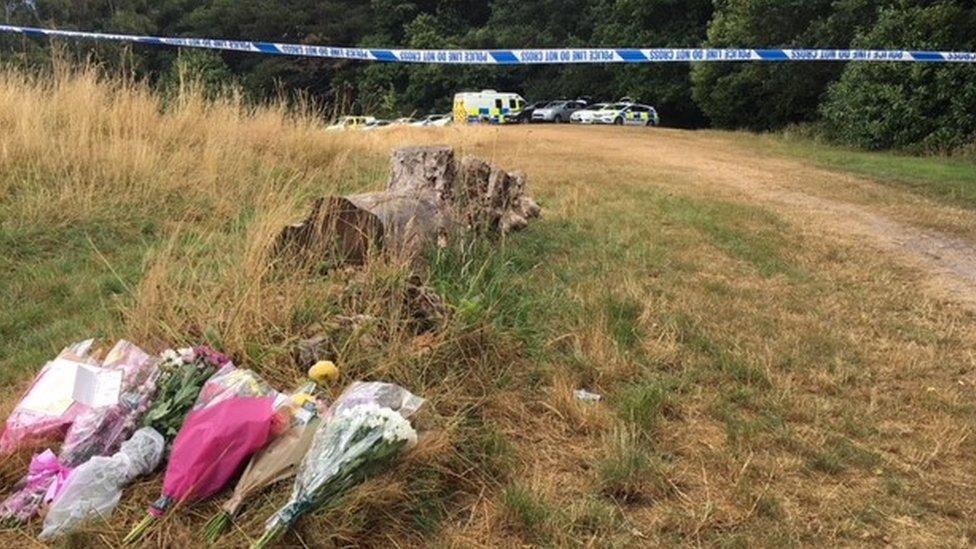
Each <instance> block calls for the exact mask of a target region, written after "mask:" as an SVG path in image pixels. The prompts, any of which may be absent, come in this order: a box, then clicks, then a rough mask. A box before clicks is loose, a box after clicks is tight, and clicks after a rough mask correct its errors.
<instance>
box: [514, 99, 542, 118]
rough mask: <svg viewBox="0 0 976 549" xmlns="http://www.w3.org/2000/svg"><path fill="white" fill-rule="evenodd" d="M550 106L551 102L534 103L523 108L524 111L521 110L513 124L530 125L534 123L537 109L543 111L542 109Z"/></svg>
mask: <svg viewBox="0 0 976 549" xmlns="http://www.w3.org/2000/svg"><path fill="white" fill-rule="evenodd" d="M548 104H549V101H540V102H538V103H532V104H531V105H527V106H525V107H522V110H520V111H519V113H518V114H517V115H515V117H514V118H513V119H512V122H515V123H518V124H528V123H529V122H532V113H533V112H535V110H536V109H541V108H542V107H545V106H546V105H548Z"/></svg>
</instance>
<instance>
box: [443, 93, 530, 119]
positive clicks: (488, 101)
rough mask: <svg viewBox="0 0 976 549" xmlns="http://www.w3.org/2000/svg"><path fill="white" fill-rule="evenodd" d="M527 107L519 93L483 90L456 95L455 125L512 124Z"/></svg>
mask: <svg viewBox="0 0 976 549" xmlns="http://www.w3.org/2000/svg"><path fill="white" fill-rule="evenodd" d="M524 106H525V99H523V98H522V96H521V95H519V94H517V93H509V92H498V91H495V90H481V91H480V92H461V93H457V94H455V95H454V123H455V124H471V123H479V122H481V123H485V122H486V123H490V124H505V123H507V122H511V121H512V120H513V119H514V118H515V116H516V115H517V114H518V113H519V112H520V111H521V110H522V107H524Z"/></svg>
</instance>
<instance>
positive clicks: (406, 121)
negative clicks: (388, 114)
mask: <svg viewBox="0 0 976 549" xmlns="http://www.w3.org/2000/svg"><path fill="white" fill-rule="evenodd" d="M416 121H417V119H416V118H412V117H410V116H404V117H401V118H397V119H396V120H394V121H393V125H394V126H407V125H410V124H413V123H414V122H416Z"/></svg>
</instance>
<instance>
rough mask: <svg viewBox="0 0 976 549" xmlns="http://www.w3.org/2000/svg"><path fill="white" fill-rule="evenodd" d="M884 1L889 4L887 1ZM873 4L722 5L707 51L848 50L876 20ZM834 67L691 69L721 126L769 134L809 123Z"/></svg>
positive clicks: (854, 0)
mask: <svg viewBox="0 0 976 549" xmlns="http://www.w3.org/2000/svg"><path fill="white" fill-rule="evenodd" d="M882 3H884V2H882ZM878 4H879V2H877V1H876V0H840V1H836V0H717V2H716V12H715V16H714V17H713V18H712V21H711V23H710V24H709V27H708V42H707V45H708V46H710V47H717V48H753V47H757V48H777V47H808V48H813V47H827V48H844V47H847V46H848V45H850V42H851V40H852V39H853V37H854V32H855V30H856V29H857V28H858V26H860V25H862V24H864V23H865V22H869V21H870V20H872V19H873V17H874V13H875V10H876V7H877V6H878ZM841 70H842V66H841V65H839V64H833V63H701V64H698V65H696V66H695V67H694V69H693V70H692V83H693V94H694V98H695V101H696V102H697V103H698V105H699V106H700V107H701V109H702V110H703V111H704V112H705V114H706V115H707V116H708V118H709V120H711V122H712V124H714V125H715V126H718V127H722V128H749V129H754V130H770V129H778V128H782V127H784V126H785V125H787V124H789V123H791V122H798V121H803V120H812V119H814V118H815V116H816V113H817V105H818V104H819V101H820V97H821V95H822V94H823V92H824V89H825V88H826V86H827V85H828V84H829V83H830V82H831V81H833V80H835V79H836V78H837V77H838V76H839V75H840V72H841Z"/></svg>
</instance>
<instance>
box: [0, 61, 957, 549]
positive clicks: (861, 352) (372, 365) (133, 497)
mask: <svg viewBox="0 0 976 549" xmlns="http://www.w3.org/2000/svg"><path fill="white" fill-rule="evenodd" d="M423 143H448V144H451V145H453V146H455V147H457V148H458V149H459V150H460V151H462V152H464V153H470V154H476V155H479V156H482V157H485V158H487V159H490V160H492V161H495V162H497V163H499V164H500V165H502V166H503V167H505V168H508V169H520V170H524V171H525V172H526V173H527V175H528V178H529V187H530V190H531V192H533V193H535V194H536V196H537V197H538V198H539V200H540V203H541V204H542V207H543V219H541V220H539V221H537V222H535V223H534V224H532V225H530V227H529V228H528V229H527V230H526V231H524V232H522V233H519V234H517V235H514V236H512V237H510V238H507V239H505V240H503V241H499V242H495V243H484V242H481V243H479V242H475V243H471V244H467V245H464V246H455V247H452V248H450V249H447V250H443V251H441V252H437V253H433V255H432V265H433V267H432V268H431V271H430V273H429V274H428V276H429V279H430V280H429V281H430V283H431V284H432V285H433V286H434V287H435V288H437V289H438V290H439V291H440V292H441V293H442V294H443V295H444V296H445V298H446V299H447V301H448V302H449V303H450V305H451V307H452V309H453V314H452V317H451V320H450V322H449V324H448V325H447V326H446V327H445V328H444V329H443V330H441V331H440V332H438V333H436V334H433V335H429V334H428V335H424V336H420V337H412V336H411V335H409V333H408V331H407V330H404V329H403V325H404V323H405V322H406V320H405V319H404V318H403V311H402V310H401V308H400V307H401V306H400V305H399V304H398V302H397V300H395V299H391V298H390V296H391V295H395V293H396V291H397V290H398V289H399V288H401V287H402V286H403V284H404V283H405V278H406V273H404V272H403V271H402V269H399V268H397V267H396V266H393V265H383V264H375V265H372V266H370V268H369V270H368V273H367V276H366V278H365V280H364V281H360V282H358V283H356V284H350V283H349V282H348V281H346V280H343V279H342V277H332V278H330V279H328V280H322V279H313V278H309V277H308V276H307V275H304V274H302V273H297V272H281V270H280V269H274V268H272V267H270V266H269V257H270V252H269V249H270V247H271V244H272V243H273V239H274V236H275V235H276V233H277V231H278V230H279V229H280V227H281V226H282V225H284V224H285V223H288V222H290V221H293V220H295V219H297V218H300V217H302V215H303V213H304V212H305V211H306V209H307V207H308V205H309V203H310V201H311V200H312V198H313V197H316V196H319V195H323V194H328V193H336V192H347V191H350V190H358V189H375V188H380V187H382V186H383V184H384V180H385V177H386V158H387V155H388V153H389V151H390V150H391V149H392V148H394V147H397V146H401V145H413V144H423ZM892 158H893V157H890V156H888V155H875V154H867V153H848V152H844V151H839V150H836V149H826V148H820V147H819V146H813V145H803V144H801V145H798V144H796V143H795V142H784V141H781V140H778V139H777V138H772V137H755V136H750V135H742V134H729V133H721V132H683V131H674V130H648V129H643V128H615V127H605V128H579V127H566V126H561V127H551V126H550V127H536V126H532V127H512V128H508V127H503V128H444V129H411V128H406V129H400V130H391V131H388V132H372V133H365V132H362V133H361V132H355V133H352V132H350V133H344V134H336V133H327V132H324V131H322V124H320V123H319V122H318V121H316V120H315V119H314V118H312V117H310V116H308V115H301V114H294V113H289V112H287V111H286V110H285V109H283V108H260V109H248V108H244V107H242V106H240V104H239V103H237V102H235V101H233V100H228V101H225V102H221V103H217V104H209V103H206V102H204V101H202V100H201V99H200V98H199V97H196V96H195V95H193V94H192V93H188V94H186V95H184V96H183V97H181V98H179V99H178V100H176V101H174V102H172V103H169V104H166V105H163V104H162V103H161V102H160V100H159V99H158V98H156V97H154V96H152V95H151V94H150V93H149V92H147V91H146V90H145V89H143V88H142V87H140V86H138V85H123V84H120V83H118V82H104V81H99V80H98V79H97V78H96V77H95V76H93V75H92V74H89V73H80V74H65V75H61V76H60V77H59V79H57V80H56V81H36V80H33V79H30V78H27V77H24V76H23V75H20V74H17V73H5V74H2V75H0V296H2V303H3V306H2V308H0V338H2V340H3V345H2V347H0V392H2V393H0V415H3V416H4V417H5V415H6V412H7V411H8V410H9V409H10V408H11V407H12V406H13V405H14V403H15V401H16V398H17V396H18V395H19V393H20V392H21V391H22V390H23V389H24V387H25V386H26V384H27V383H28V382H29V379H30V376H31V373H32V372H33V371H35V370H36V368H37V367H38V366H40V365H41V364H42V363H43V361H44V360H45V359H47V358H49V357H51V356H53V355H54V354H55V353H56V352H57V351H58V350H59V349H60V348H61V347H63V346H64V345H66V344H68V343H69V342H71V341H73V340H77V339H82V338H85V337H90V336H94V335H98V336H104V337H107V338H117V337H126V338H129V339H131V340H133V341H135V342H136V343H138V344H140V345H142V346H143V347H145V348H147V349H150V350H153V351H158V350H160V349H162V348H164V347H165V346H167V345H174V346H175V345H182V344H186V343H198V342H201V341H206V342H210V343H213V344H214V345H216V346H218V347H219V348H221V349H223V350H225V351H227V352H228V353H230V354H231V355H232V356H233V357H234V359H235V362H237V363H239V364H243V365H247V366H250V367H253V368H255V369H257V370H259V371H260V372H261V373H262V374H264V375H265V376H267V377H268V378H269V379H270V380H273V381H274V382H275V383H276V384H278V386H279V387H281V388H285V387H291V386H293V385H295V384H296V383H297V382H298V381H299V380H300V378H301V374H302V372H300V370H299V369H298V368H297V366H296V365H295V363H294V359H293V350H294V344H295V342H296V341H297V340H298V339H299V338H301V337H302V336H303V335H304V334H305V333H306V332H307V330H308V329H309V326H310V325H312V324H314V323H317V322H322V321H325V320H327V319H328V318H329V317H331V316H333V315H335V314H350V313H367V314H371V315H374V316H376V317H378V318H380V319H382V320H381V325H380V326H378V327H374V328H368V329H366V330H365V331H364V333H363V332H359V333H353V334H350V335H349V339H348V341H347V342H346V345H345V346H344V348H345V349H346V351H345V355H344V356H342V357H340V360H339V362H340V367H342V368H343V372H344V381H351V380H353V379H357V378H369V379H388V380H392V381H396V382H398V383H401V384H404V385H405V386H406V387H408V388H410V389H411V390H413V391H414V392H416V393H418V394H421V395H423V396H425V397H427V398H429V399H430V406H429V407H428V409H427V410H426V411H425V412H424V413H423V414H421V416H420V417H419V419H418V423H419V425H420V426H421V427H422V428H423V430H424V436H423V438H422V442H421V444H420V445H419V446H418V448H417V449H416V450H415V451H413V452H412V453H411V454H410V455H409V457H408V459H406V460H405V461H404V462H403V463H402V464H401V465H399V466H398V467H397V468H396V469H395V470H394V471H392V472H391V473H390V474H388V475H384V476H382V477H380V478H377V479H375V480H374V481H371V482H369V483H367V484H366V485H364V486H363V487H361V488H360V489H357V490H356V491H355V492H354V493H353V494H351V495H350V496H349V497H348V498H346V499H345V500H344V501H343V502H342V503H341V505H339V506H338V507H336V508H334V509H330V510H329V511H328V512H326V513H320V514H317V515H315V516H314V517H309V518H308V519H307V520H305V521H303V522H302V523H301V525H300V527H299V528H297V529H296V531H295V532H294V533H293V534H289V535H288V536H287V537H286V538H284V539H283V543H284V544H286V545H290V546H299V545H300V544H305V545H307V546H310V547H328V546H337V545H368V546H417V545H434V546H465V547H467V546H525V545H533V546H576V545H579V546H598V547H606V546H619V547H638V546H657V545H671V544H676V545H677V544H681V545H684V544H696V545H722V546H756V545H760V546H783V545H807V544H818V545H897V546H932V545H950V546H968V545H972V544H974V543H976V527H974V526H973V524H974V519H976V497H974V496H973V494H972V488H973V487H974V486H976V469H974V468H973V466H972V463H973V461H972V460H973V456H974V450H976V441H974V439H973V436H972V435H973V432H972V431H973V428H974V422H976V408H974V405H973V395H974V390H976V375H974V374H973V371H974V369H973V367H974V365H976V364H974V361H976V359H974V355H973V349H974V343H976V331H974V330H973V329H972V326H973V320H974V309H973V308H972V307H970V306H969V304H967V302H966V299H965V298H966V295H964V294H966V292H970V293H971V292H972V289H973V286H972V285H971V284H970V282H971V281H970V280H969V279H968V278H967V275H966V272H965V269H963V270H962V271H959V272H943V271H944V269H941V270H940V269H937V268H935V267H933V266H932V265H930V264H929V263H926V259H925V257H926V255H925V252H926V250H921V251H918V250H915V249H913V248H912V247H910V246H906V247H899V246H898V245H897V243H898V242H899V241H898V239H897V238H894V237H892V238H888V237H889V236H891V234H894V235H895V236H899V235H900V236H904V235H909V236H911V235H914V234H916V231H925V232H924V234H925V235H928V236H927V238H928V237H931V238H935V237H934V236H932V235H934V234H936V232H937V234H939V235H942V234H945V235H951V236H946V238H947V239H948V238H953V239H961V241H965V242H971V241H972V240H974V239H976V213H974V212H973V209H972V205H973V203H972V202H970V200H971V198H972V196H973V195H972V189H973V182H974V176H973V170H972V169H969V168H967V166H969V165H968V164H965V162H955V161H953V162H946V161H942V160H924V161H923V160H919V161H914V160H910V159H899V160H892ZM943 188H944V189H962V190H959V191H958V192H956V191H950V190H942V189H943ZM966 197H969V198H966ZM878 220H882V221H883V222H884V223H881V222H879V221H878ZM892 231H894V233H892ZM919 234H922V233H919ZM940 238H941V237H940ZM889 240H890V241H891V242H889ZM926 242H927V241H926ZM938 242H943V240H938ZM953 242H955V241H953ZM879 243H880V244H879ZM916 252H918V253H916ZM951 259H952V257H951V254H950V255H947V256H945V257H944V258H943V259H941V260H939V261H943V262H944V261H948V260H951ZM933 261H935V260H933ZM933 265H935V266H936V267H938V266H939V265H941V264H940V263H937V262H936V263H933ZM966 265H967V264H964V265H963V267H965V266H966ZM953 276H954V277H955V278H952V277H953ZM953 280H954V281H955V283H956V284H953V283H951V282H952V281H953ZM352 285H355V286H356V287H355V289H354V290H353V289H350V287H351V286H352ZM969 297H970V298H971V297H972V295H970V296H969ZM576 388H586V389H588V390H590V391H594V392H597V393H600V394H601V395H603V397H604V398H603V401H601V402H598V403H585V402H580V401H578V400H576V399H575V398H574V397H573V394H572V391H573V390H574V389H576ZM29 457H30V454H29V453H23V454H20V455H17V456H15V459H11V460H7V461H5V462H4V463H2V464H0V488H2V487H9V486H10V485H11V484H12V483H13V482H14V481H15V480H16V479H18V478H19V477H20V476H21V474H22V473H23V471H24V470H25V467H26V464H27V461H28V460H29ZM159 487H160V478H159V476H156V477H152V478H149V479H145V480H144V481H141V482H139V483H137V485H136V486H134V487H132V488H130V489H129V490H127V492H126V495H125V498H124V499H123V503H122V505H121V506H120V508H119V509H118V510H117V511H116V514H115V515H114V516H113V517H112V519H111V520H110V521H109V522H107V523H105V524H94V525H92V527H91V528H90V529H89V530H87V531H85V532H82V533H80V534H78V535H77V536H76V537H75V538H74V539H72V540H70V544H72V545H76V546H87V545H117V544H118V543H119V541H120V540H121V537H122V536H123V535H124V534H125V533H126V532H127V531H128V529H129V528H130V527H131V526H132V525H133V524H134V523H135V522H136V521H137V520H138V519H139V518H140V517H141V515H142V513H143V512H144V509H145V507H146V506H147V505H148V504H149V503H151V501H152V500H153V499H154V498H155V497H156V495H157V494H158V490H159ZM2 491H5V490H2V489H0V492H2ZM284 497H285V489H284V488H282V489H279V490H277V491H274V492H271V493H268V494H267V495H266V496H265V497H263V498H261V499H260V501H257V502H255V504H253V505H251V506H250V507H249V508H248V511H247V512H246V513H245V514H244V515H243V516H242V518H241V520H240V521H239V522H238V524H237V527H236V528H235V530H234V531H233V532H232V533H231V534H230V535H228V537H227V538H226V539H225V542H226V544H227V546H230V547H236V546H245V545H246V544H247V542H248V540H250V539H253V538H255V537H257V535H259V534H260V531H261V527H262V524H263V520H264V518H265V517H267V516H268V515H269V514H270V512H271V510H272V509H273V508H274V507H275V506H276V505H278V504H280V503H281V502H282V501H283V499H284ZM219 501H220V498H218V499H217V500H216V502H205V503H200V504H196V505H193V506H187V507H184V508H182V509H179V512H178V513H175V514H174V515H173V516H171V517H170V518H168V519H166V520H165V521H164V522H163V524H162V525H161V527H160V528H158V529H157V530H156V531H155V532H153V533H152V534H151V535H150V536H149V537H148V538H147V541H146V544H147V545H149V546H156V545H159V546H171V547H172V546H177V545H181V544H182V545H184V546H198V545H199V544H200V541H199V539H200V535H201V534H202V529H203V524H204V523H205V521H206V519H207V518H209V516H210V515H211V514H212V513H214V512H215V511H216V510H217V503H218V502H219ZM37 532H38V525H37V524H31V525H29V526H28V527H25V528H19V529H6V530H0V539H2V540H4V541H7V542H8V543H11V544H13V543H16V544H18V546H28V545H30V544H34V543H36V542H35V541H33V540H34V535H35V534H36V533H37ZM188 544H196V545H188Z"/></svg>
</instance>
